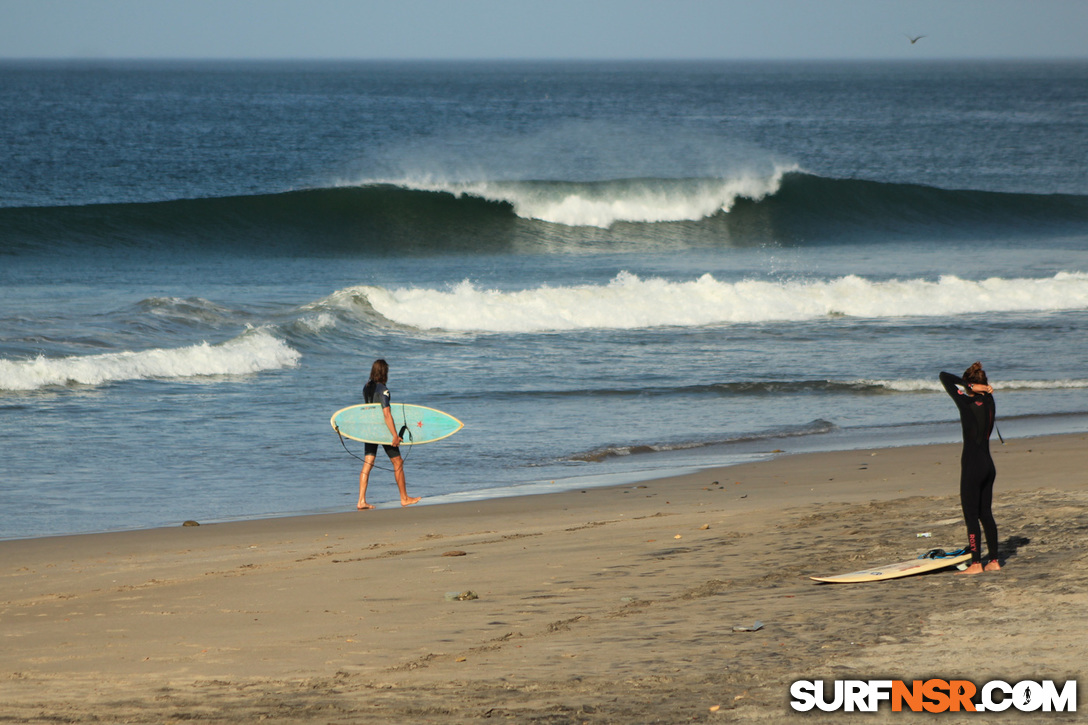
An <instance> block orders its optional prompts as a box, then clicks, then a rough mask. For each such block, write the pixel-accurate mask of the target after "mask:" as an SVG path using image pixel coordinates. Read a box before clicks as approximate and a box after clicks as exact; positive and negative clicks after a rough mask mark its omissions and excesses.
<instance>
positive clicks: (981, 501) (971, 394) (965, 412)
mask: <svg viewBox="0 0 1088 725" xmlns="http://www.w3.org/2000/svg"><path fill="white" fill-rule="evenodd" d="M940 378H941V384H942V385H944V389H945V390H946V391H947V392H948V394H949V395H950V396H951V397H952V400H954V401H955V403H956V407H957V408H959V411H960V423H961V424H962V425H963V453H962V454H961V455H960V505H961V506H962V507H963V519H964V522H965V523H966V524H967V542H968V548H969V549H970V551H971V565H970V566H969V567H967V569H966V570H965V571H964V574H981V573H982V572H983V571H997V570H998V569H1000V568H1001V564H1000V563H999V562H998V560H997V555H998V552H997V546H998V542H997V522H996V521H994V515H993V512H992V511H991V505H992V503H993V496H994V479H995V478H996V477H997V469H996V468H995V467H994V461H993V458H991V457H990V434H991V432H992V431H993V429H994V412H995V409H996V408H995V406H994V396H993V392H994V389H993V388H992V387H990V384H989V382H988V381H987V379H986V371H985V370H983V369H982V363H980V362H976V363H975V364H973V365H972V366H971V367H969V368H967V370H966V371H964V373H963V377H962V378H960V377H956V376H955V375H953V374H952V373H946V372H942V373H941V375H940ZM961 388H962V390H961ZM979 522H981V523H982V527H981V528H982V530H984V531H985V532H986V548H987V549H988V551H987V556H988V558H989V561H988V562H987V563H986V566H985V567H984V566H983V565H982V557H981V554H980V544H979V538H980V535H981V531H980V530H979Z"/></svg>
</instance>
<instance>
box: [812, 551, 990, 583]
mask: <svg viewBox="0 0 1088 725" xmlns="http://www.w3.org/2000/svg"><path fill="white" fill-rule="evenodd" d="M970 560H971V554H970V553H964V551H963V550H962V549H961V550H957V551H950V552H946V551H944V550H943V549H930V550H929V551H927V552H926V553H924V554H922V555H921V556H919V557H916V558H914V559H908V560H907V561H897V562H894V563H892V564H884V565H882V566H875V567H872V568H871V569H862V570H861V571H852V572H849V573H848V574H836V575H834V576H811V577H809V579H812V580H813V581H817V582H825V583H827V584H856V583H858V582H876V581H883V580H884V579H898V578H899V577H904V576H912V575H914V574H923V573H925V572H927V571H936V570H937V569H944V568H945V567H949V566H956V565H958V564H963V563H964V562H967V561H970Z"/></svg>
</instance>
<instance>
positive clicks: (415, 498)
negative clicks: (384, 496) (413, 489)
mask: <svg viewBox="0 0 1088 725" xmlns="http://www.w3.org/2000/svg"><path fill="white" fill-rule="evenodd" d="M422 500H423V497H422V496H409V497H408V498H402V499H401V500H400V505H401V506H411V505H412V504H414V503H419V502H420V501H422Z"/></svg>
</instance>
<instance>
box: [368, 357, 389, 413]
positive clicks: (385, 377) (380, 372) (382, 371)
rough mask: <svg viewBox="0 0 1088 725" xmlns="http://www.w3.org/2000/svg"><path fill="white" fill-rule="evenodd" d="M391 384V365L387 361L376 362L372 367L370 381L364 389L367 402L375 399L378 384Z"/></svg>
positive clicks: (378, 360)
mask: <svg viewBox="0 0 1088 725" xmlns="http://www.w3.org/2000/svg"><path fill="white" fill-rule="evenodd" d="M388 382H389V363H387V362H386V361H385V360H383V359H381V358H378V359H377V360H375V361H374V364H373V365H371V366H370V380H367V381H366V385H365V386H364V387H363V398H364V399H365V400H366V402H368V403H369V402H371V398H373V397H374V389H375V388H376V387H377V384H378V383H381V384H382V385H385V384H386V383H388Z"/></svg>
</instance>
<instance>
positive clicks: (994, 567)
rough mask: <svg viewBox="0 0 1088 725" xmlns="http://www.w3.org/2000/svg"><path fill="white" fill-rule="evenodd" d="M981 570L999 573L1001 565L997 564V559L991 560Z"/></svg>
mask: <svg viewBox="0 0 1088 725" xmlns="http://www.w3.org/2000/svg"><path fill="white" fill-rule="evenodd" d="M982 570H983V571H1001V564H999V563H998V561H997V559H991V560H990V561H988V562H987V563H986V566H984V567H982Z"/></svg>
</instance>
